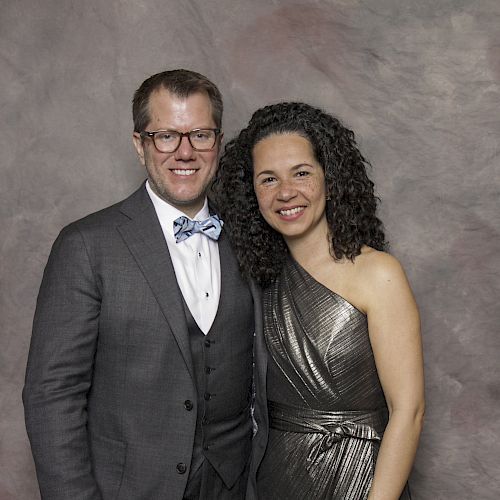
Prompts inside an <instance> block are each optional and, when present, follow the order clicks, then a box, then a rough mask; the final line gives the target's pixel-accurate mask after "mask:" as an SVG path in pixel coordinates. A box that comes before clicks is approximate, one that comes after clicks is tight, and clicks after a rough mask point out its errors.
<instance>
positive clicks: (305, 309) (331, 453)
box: [258, 259, 410, 500]
mask: <svg viewBox="0 0 500 500" xmlns="http://www.w3.org/2000/svg"><path fill="white" fill-rule="evenodd" d="M264 319H265V335H266V342H267V346H268V349H269V353H270V360H269V369H268V382H267V387H268V389H267V390H268V398H269V416H270V432H269V443H268V447H267V450H266V454H265V456H264V460H263V462H262V464H261V467H260V469H259V475H258V487H259V498H262V499H265V500H267V499H269V500H281V499H283V500H295V499H296V500H305V499H318V500H319V499H334V500H364V499H366V498H367V497H368V493H369V490H370V486H371V483H372V480H373V473H374V469H375V462H376V460H377V453H378V449H379V446H380V440H381V439H382V436H383V433H384V429H385V427H386V425H387V420H388V412H387V406H386V402H385V399H384V394H383V392H382V387H381V386H380V381H379V379H378V375H377V370H376V367H375V361H374V358H373V352H372V349H371V345H370V340H369V337H368V324H367V318H366V316H365V315H364V314H363V313H361V312H360V311H359V310H358V309H356V308H355V307H354V306H353V305H352V304H350V303H349V302H347V301H346V300H345V299H344V298H342V297H341V296H339V295H337V294H336V293H334V292H332V291H331V290H329V289H328V288H326V287H325V286H323V285H322V284H321V283H318V282H317V281H316V280H315V279H314V278H313V277H312V276H310V275H309V274H308V273H307V272H306V271H305V270H304V269H303V268H302V267H301V266H300V265H299V264H298V263H297V262H295V261H293V260H292V259H289V260H288V262H287V264H286V266H285V268H284V270H283V273H282V274H281V276H280V278H279V279H278V280H276V282H275V283H274V284H273V285H272V286H271V287H270V288H269V289H267V290H266V291H265V293H264ZM401 499H402V500H403V499H405V500H406V499H410V495H409V490H408V489H407V488H406V489H405V491H404V493H403V494H402V496H401Z"/></svg>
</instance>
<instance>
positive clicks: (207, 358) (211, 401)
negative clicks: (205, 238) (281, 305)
mask: <svg viewBox="0 0 500 500" xmlns="http://www.w3.org/2000/svg"><path fill="white" fill-rule="evenodd" d="M231 257H232V258H230V259H228V258H227V257H226V256H225V258H224V260H222V258H221V274H222V277H221V281H222V283H221V296H220V300H219V308H218V310H217V315H216V317H215V320H214V323H213V324H212V327H211V329H210V331H209V333H208V334H207V335H204V334H203V332H202V331H201V330H200V329H199V327H198V325H197V324H196V322H195V320H194V318H193V316H192V315H191V312H190V311H189V308H188V307H187V305H186V304H184V309H185V313H186V320H187V326H188V331H189V340H190V345H191V356H192V361H193V367H194V372H195V375H196V387H197V394H198V397H197V405H196V409H197V422H196V433H195V440H194V447H193V458H192V461H191V471H190V474H193V473H194V472H196V470H197V469H198V468H199V467H200V466H201V464H202V463H203V460H204V459H206V460H208V461H209V462H210V463H211V464H212V466H213V467H214V469H215V470H216V471H217V472H218V474H219V475H220V477H221V478H222V480H223V481H224V483H225V484H226V486H227V487H228V488H230V487H231V486H232V485H233V484H234V483H235V481H236V480H237V479H238V477H239V476H240V474H241V473H242V471H243V469H244V467H245V465H246V463H247V462H248V458H249V456H250V450H251V438H252V421H251V417H250V402H251V395H252V365H253V356H252V352H253V338H254V330H255V327H254V308H253V300H252V295H251V293H250V290H249V288H248V285H247V284H246V283H245V282H244V281H243V280H242V279H241V278H240V275H239V272H238V267H237V263H236V261H235V259H234V257H233V256H231Z"/></svg>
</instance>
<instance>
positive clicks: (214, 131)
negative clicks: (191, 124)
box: [140, 128, 221, 153]
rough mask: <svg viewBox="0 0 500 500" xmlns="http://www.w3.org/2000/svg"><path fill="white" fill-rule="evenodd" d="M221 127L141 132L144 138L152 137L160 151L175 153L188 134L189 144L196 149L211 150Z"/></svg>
mask: <svg viewBox="0 0 500 500" xmlns="http://www.w3.org/2000/svg"><path fill="white" fill-rule="evenodd" d="M220 133H221V129H220V128H197V129H194V130H190V131H189V132H178V131H177V130H156V131H155V132H147V131H144V132H141V133H140V135H141V137H142V138H143V139H144V138H145V137H150V138H151V139H153V143H154V145H155V147H156V149H157V150H158V151H159V152H160V153H174V152H175V151H177V149H178V148H179V146H180V145H181V141H182V138H183V137H184V136H186V137H187V138H188V140H189V144H191V147H192V148H193V149H194V150H195V151H202V152H203V151H211V150H212V149H213V148H214V146H215V143H216V142H217V136H218V135H219V134H220Z"/></svg>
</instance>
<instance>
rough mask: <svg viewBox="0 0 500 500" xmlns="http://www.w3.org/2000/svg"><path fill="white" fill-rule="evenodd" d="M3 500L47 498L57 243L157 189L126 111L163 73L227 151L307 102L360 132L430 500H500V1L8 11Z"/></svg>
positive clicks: (422, 479)
mask: <svg viewBox="0 0 500 500" xmlns="http://www.w3.org/2000/svg"><path fill="white" fill-rule="evenodd" d="M0 57H1V69H0V95H1V98H0V109H1V116H2V121H1V125H0V127H1V129H0V130H1V133H0V152H1V153H0V155H1V162H0V168H1V180H0V193H1V197H0V224H1V238H0V246H1V255H2V259H1V262H0V280H1V294H0V335H1V349H0V389H1V393H0V419H1V423H0V499H1V500H12V499H15V500H32V499H37V498H39V496H38V490H37V486H36V480H35V474H34V468H33V463H32V459H31V455H30V451H29V446H28V441H27V438H26V433H25V429H24V422H23V412H22V405H21V398H20V392H21V387H22V383H23V376H24V368H25V363H26V355H27V351H28V345H29V340H30V329H31V321H32V315H33V310H34V306H35V298H36V294H37V290H38V286H39V283H40V279H41V275H42V270H43V267H44V265H45V262H46V259H47V255H48V253H49V250H50V246H51V243H52V241H53V240H54V238H55V237H56V235H57V233H58V232H59V230H60V229H61V227H62V226H63V225H65V224H67V223H68V222H70V221H72V220H74V219H76V218H79V217H81V216H83V215H85V214H87V213H89V212H91V211H95V210H97V209H98V208H101V207H104V206H106V205H109V204H112V203H114V202H116V201H118V200H120V199H121V198H122V197H124V196H126V195H127V194H128V193H130V192H131V191H132V190H134V189H135V188H136V186H137V185H138V183H139V182H140V180H141V179H142V178H143V177H144V172H143V171H142V170H141V167H140V166H139V164H138V162H137V161H136V158H135V154H134V151H133V148H132V143H131V140H130V137H131V131H132V122H131V112H130V100H131V96H132V93H133V91H134V90H135V89H136V88H137V87H138V85H139V84H140V83H141V82H142V80H143V79H144V78H146V77H147V76H149V75H150V74H152V73H156V72H158V71H161V70H164V69H168V68H176V67H185V68H190V69H194V70H197V71H200V72H202V73H205V74H207V75H208V76H209V77H211V78H212V79H213V80H214V81H215V82H216V83H217V84H218V85H219V86H220V88H221V90H222V91H223V94H224V96H225V104H226V110H227V112H226V115H225V132H226V137H231V136H232V135H233V134H234V133H235V132H236V130H237V129H239V128H240V127H241V126H243V125H244V124H245V122H246V121H247V120H248V118H249V116H250V113H251V112H252V111H253V110H254V109H256V108H257V107H260V106H262V105H264V104H267V103H270V102H274V101H277V100H284V99H300V100H305V101H308V102H310V103H312V104H315V105H319V106H322V107H324V108H326V109H327V110H329V111H331V112H333V113H335V114H337V115H338V116H339V117H340V118H341V119H342V120H344V122H346V123H347V124H348V125H349V126H350V127H351V128H353V129H354V130H355V131H356V133H357V136H358V139H359V142H360V146H361V149H362V151H363V153H364V154H365V155H366V157H367V158H368V159H369V160H370V161H371V163H372V164H373V167H374V168H373V177H374V178H375V181H376V183H377V188H378V193H379V195H380V196H381V198H382V200H383V204H382V217H383V219H384V221H385V224H386V228H387V231H388V234H389V238H390V240H391V242H392V250H393V253H394V254H395V255H396V256H397V257H398V258H399V259H400V260H401V261H402V262H403V264H404V265H405V268H406V269H407V272H408V274H409V277H410V280H411V282H412V285H413V288H414V290H415V293H416V296H417V300H418V303H419V305H420V308H421V312H422V319H423V337H424V347H425V360H426V384H427V402H428V410H427V417H426V424H425V430H424V433H423V436H422V441H421V446H420V449H419V452H418V456H417V461H416V465H415V468H414V472H413V476H412V485H413V490H414V497H415V498H416V499H417V500H424V499H425V500H439V499H453V500H457V499H458V500H472V499H474V500H475V499H497V498H500V493H499V491H500V478H499V466H500V444H499V441H500V407H499V400H500V381H499V379H500V336H499V330H500V328H499V324H500V307H499V304H498V297H499V288H500V283H499V281H500V280H499V269H500V213H499V204H498V198H499V194H500V176H499V166H498V163H499V159H500V154H499V153H500V144H499V143H500V139H499V137H500V118H499V117H500V2H499V1H498V0H484V1H483V0H477V1H474V0H330V1H327V0H317V1H313V0H303V1H302V2H301V1H300V0H298V1H296V2H295V1H292V0H290V1H287V0H274V1H269V0H256V1H252V2H250V1H244V0H220V1H215V0H213V1H209V0H191V1H176V0H151V1H150V0H143V1H140V0H110V1H104V0H102V1H97V0H90V1H85V2H76V1H55V0H44V1H43V2H36V1H35V0H17V1H8V0H2V1H1V2H0Z"/></svg>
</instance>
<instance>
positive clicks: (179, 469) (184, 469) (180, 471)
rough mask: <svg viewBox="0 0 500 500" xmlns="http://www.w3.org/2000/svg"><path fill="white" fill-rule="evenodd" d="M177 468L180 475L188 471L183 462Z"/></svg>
mask: <svg viewBox="0 0 500 500" xmlns="http://www.w3.org/2000/svg"><path fill="white" fill-rule="evenodd" d="M175 468H176V469H177V472H178V473H179V474H184V473H185V472H186V470H187V467H186V464H185V463H183V462H179V463H178V464H177V465H176V467H175Z"/></svg>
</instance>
